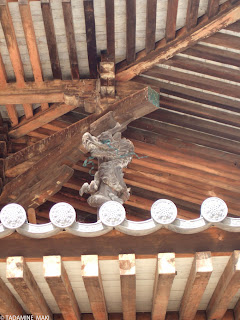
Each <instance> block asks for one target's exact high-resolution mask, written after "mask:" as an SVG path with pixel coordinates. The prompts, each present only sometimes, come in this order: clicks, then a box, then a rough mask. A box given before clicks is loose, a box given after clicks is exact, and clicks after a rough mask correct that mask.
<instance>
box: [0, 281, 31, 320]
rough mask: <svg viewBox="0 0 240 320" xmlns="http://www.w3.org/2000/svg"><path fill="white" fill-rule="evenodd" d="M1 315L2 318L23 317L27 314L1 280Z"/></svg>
mask: <svg viewBox="0 0 240 320" xmlns="http://www.w3.org/2000/svg"><path fill="white" fill-rule="evenodd" d="M0 290H1V291H0V292H1V293H0V313H1V315H2V316H6V315H8V316H16V317H17V316H21V315H23V314H25V311H24V310H23V308H22V306H21V305H20V303H19V302H18V301H17V299H16V298H15V297H14V295H13V294H12V292H11V291H10V290H9V289H8V287H7V286H6V284H5V283H4V282H3V280H2V279H0Z"/></svg>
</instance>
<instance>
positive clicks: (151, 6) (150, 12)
mask: <svg viewBox="0 0 240 320" xmlns="http://www.w3.org/2000/svg"><path fill="white" fill-rule="evenodd" d="M156 11H157V1H156V0H148V2H147V18H146V44H145V48H146V49H145V50H146V53H149V52H150V51H152V50H154V49H155V32H156Z"/></svg>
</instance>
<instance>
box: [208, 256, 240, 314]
mask: <svg viewBox="0 0 240 320" xmlns="http://www.w3.org/2000/svg"><path fill="white" fill-rule="evenodd" d="M239 285H240V252H239V251H234V252H233V253H232V255H231V257H230V259H229V262H228V264H227V266H226V268H225V270H224V271H223V274H222V276H221V278H220V279H219V281H218V284H217V287H216V288H215V290H214V292H213V295H212V297H211V300H210V301H209V304H208V307H207V310H206V312H207V316H208V319H221V318H222V317H223V316H224V314H225V312H226V311H227V308H228V305H229V303H230V302H231V300H232V298H233V297H234V296H235V294H236V293H237V291H238V289H239Z"/></svg>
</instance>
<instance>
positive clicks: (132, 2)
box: [126, 0, 136, 64]
mask: <svg viewBox="0 0 240 320" xmlns="http://www.w3.org/2000/svg"><path fill="white" fill-rule="evenodd" d="M126 11H127V17H126V22H127V26H126V29H127V52H126V60H127V63H128V64H130V63H132V62H134V61H135V57H136V0H126Z"/></svg>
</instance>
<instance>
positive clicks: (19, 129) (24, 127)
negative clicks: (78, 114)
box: [9, 103, 76, 139]
mask: <svg viewBox="0 0 240 320" xmlns="http://www.w3.org/2000/svg"><path fill="white" fill-rule="evenodd" d="M75 108H76V106H70V105H66V104H64V103H56V104H54V105H52V106H51V108H50V109H48V110H45V111H43V112H41V113H38V114H36V115H35V116H34V117H33V118H32V119H30V120H26V121H21V122H20V123H19V125H18V126H15V127H14V128H13V129H12V130H11V131H10V132H9V136H10V137H11V138H15V139H17V138H20V137H23V136H24V135H26V134H28V133H29V132H31V131H33V130H35V129H37V128H40V127H42V126H43V125H44V124H47V123H49V122H51V121H53V120H55V119H57V118H58V117H60V116H62V115H64V114H65V113H67V112H69V111H71V110H74V109H75Z"/></svg>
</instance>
